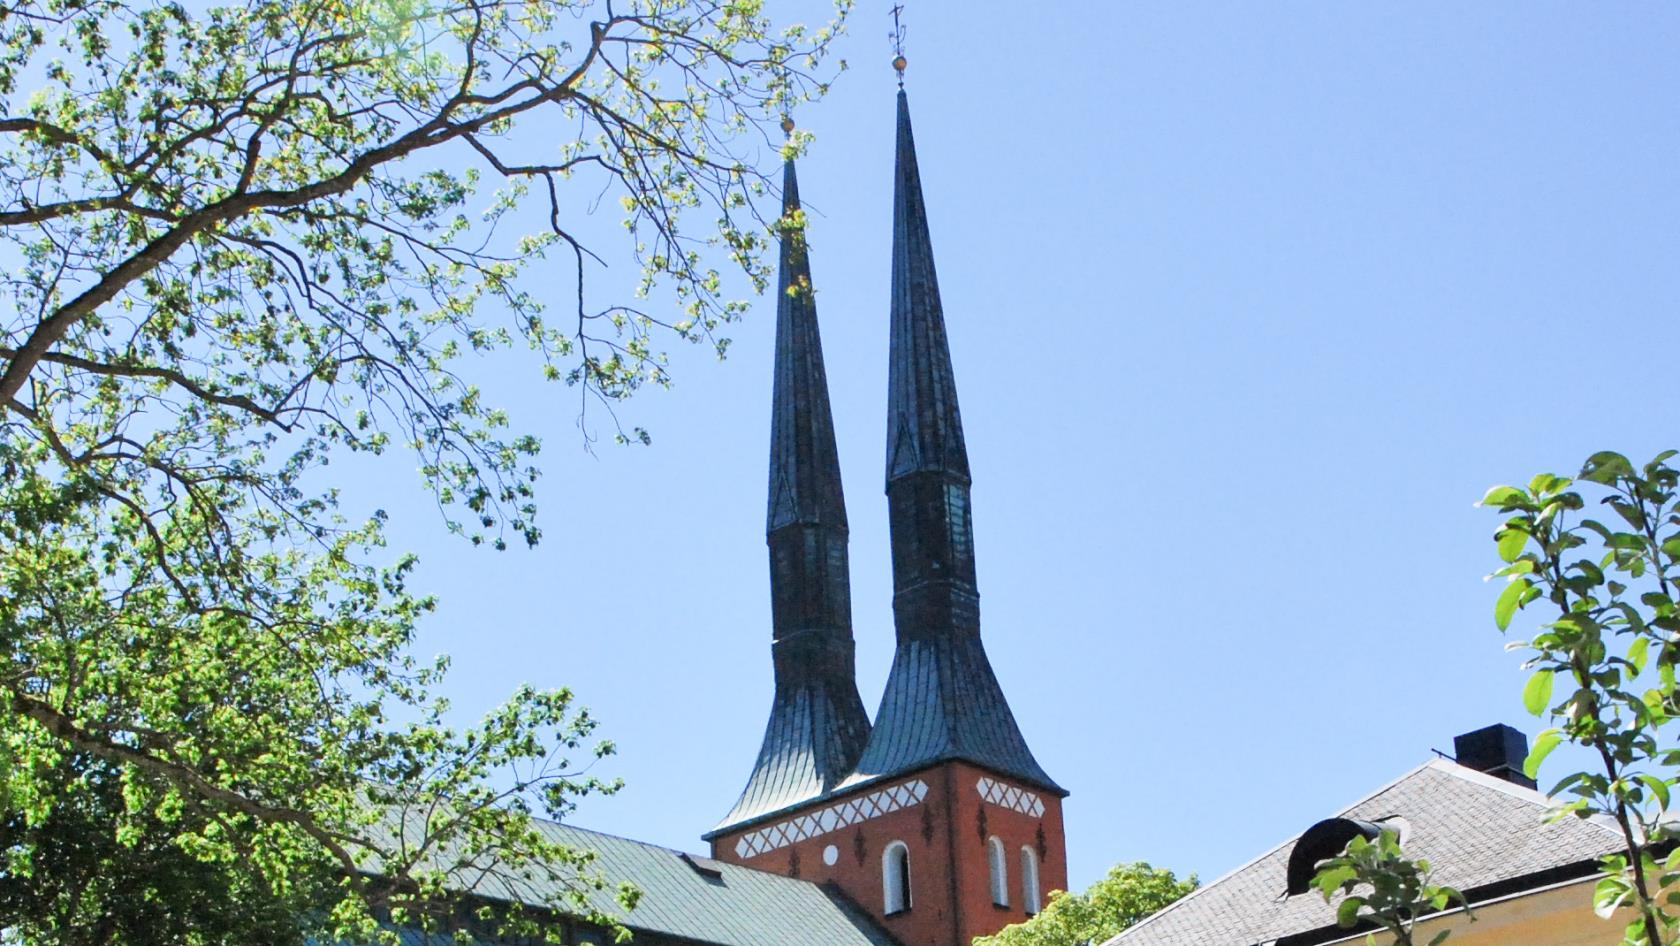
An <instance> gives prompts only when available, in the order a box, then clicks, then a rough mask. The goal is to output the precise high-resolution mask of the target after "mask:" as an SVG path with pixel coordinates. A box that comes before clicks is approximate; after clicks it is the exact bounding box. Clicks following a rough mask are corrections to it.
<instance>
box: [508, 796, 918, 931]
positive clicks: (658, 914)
mask: <svg viewBox="0 0 1680 946" xmlns="http://www.w3.org/2000/svg"><path fill="white" fill-rule="evenodd" d="M539 826H540V827H541V829H542V830H543V831H544V832H545V833H547V834H548V835H549V836H550V837H551V838H552V839H554V840H556V841H560V842H562V843H564V844H566V845H569V846H571V847H574V848H578V849H581V850H589V851H594V852H595V853H596V854H597V856H598V859H597V861H596V867H597V868H598V869H599V871H600V873H601V874H602V875H603V876H604V877H605V878H606V879H607V881H608V887H609V889H608V890H606V891H602V892H599V893H596V894H593V895H592V896H593V905H594V906H595V908H596V909H598V910H601V911H602V912H604V913H607V914H610V915H613V916H616V917H618V918H619V920H620V922H622V923H623V924H624V925H625V926H628V927H630V928H631V929H632V930H642V931H647V932H651V933H655V934H659V935H660V936H665V937H673V938H678V939H683V940H689V941H692V942H695V943H715V944H718V946H897V943H896V941H895V940H894V939H893V938H892V936H891V935H889V934H888V933H887V932H886V931H885V930H883V929H881V927H880V926H879V925H878V924H876V922H875V921H874V920H873V919H871V918H870V917H869V916H868V915H867V914H866V913H864V912H863V910H862V909H860V908H859V907H857V906H856V905H855V904H853V903H851V902H850V901H849V900H847V899H846V898H845V897H843V896H841V895H840V894H838V893H837V892H835V891H832V890H830V889H828V888H825V887H823V886H820V885H818V884H814V883H811V882H810V881H806V880H795V879H793V878H791V877H783V876H780V875H778V874H770V873H766V872H764V871H760V870H753V869H752V868H749V867H739V866H736V865H733V864H725V863H723V862H721V861H712V860H707V859H705V858H699V857H697V856H695V855H688V857H689V858H693V859H694V860H698V861H699V862H700V863H701V864H702V865H703V866H704V867H705V868H706V869H707V871H710V872H715V874H714V875H709V874H708V873H703V872H701V871H699V870H696V869H695V868H694V866H692V864H691V863H690V860H689V859H687V858H685V856H684V855H683V854H682V853H681V852H679V851H674V850H671V849H670V848H664V847H659V846H657V845H653V844H645V843H643V842H641V841H631V840H629V839H626V838H620V837H615V836H613V835H610V834H602V833H600V832H597V831H588V830H585V829H583V828H576V827H572V826H570V825H562V824H556V823H554V822H539ZM622 881H629V882H630V883H633V884H635V885H636V886H637V887H639V888H640V889H641V891H642V897H641V900H640V902H639V903H638V904H637V905H636V909H635V910H632V911H625V910H624V908H623V907H620V906H619V905H618V904H617V903H616V902H615V901H614V899H613V895H612V888H615V887H616V886H617V884H618V883H620V882H622ZM480 892H481V893H483V894H484V895H486V896H490V897H495V898H501V899H511V900H529V899H533V898H535V897H536V896H537V895H539V894H545V893H548V892H550V891H546V890H537V889H528V890H516V889H512V888H510V887H507V886H501V887H499V888H492V889H485V890H482V891H480Z"/></svg>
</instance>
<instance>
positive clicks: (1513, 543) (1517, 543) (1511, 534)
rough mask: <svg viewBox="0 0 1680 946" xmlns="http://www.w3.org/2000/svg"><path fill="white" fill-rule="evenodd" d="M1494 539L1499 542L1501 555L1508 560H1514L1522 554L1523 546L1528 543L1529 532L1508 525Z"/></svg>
mask: <svg viewBox="0 0 1680 946" xmlns="http://www.w3.org/2000/svg"><path fill="white" fill-rule="evenodd" d="M1494 539H1495V540H1496V541H1497V542H1498V543H1499V557H1500V558H1501V559H1503V560H1504V561H1506V562H1514V561H1516V560H1517V556H1519V555H1521V554H1522V550H1523V546H1525V545H1527V544H1528V533H1526V532H1524V531H1522V530H1521V529H1513V528H1511V527H1510V526H1506V527H1505V528H1503V529H1500V530H1499V533H1498V535H1496V536H1494Z"/></svg>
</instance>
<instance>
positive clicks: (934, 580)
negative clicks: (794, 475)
mask: <svg viewBox="0 0 1680 946" xmlns="http://www.w3.org/2000/svg"><path fill="white" fill-rule="evenodd" d="M895 65H899V66H900V67H901V68H902V60H900V62H899V63H896V64H895ZM895 165H896V167H895V172H894V183H893V254H892V300H891V345H890V353H889V359H890V363H889V366H888V372H887V381H888V403H887V410H888V416H887V465H886V487H887V508H888V516H889V520H890V524H891V528H892V565H893V568H892V571H893V621H894V625H895V628H896V634H897V650H896V652H895V655H894V658H893V665H892V670H891V673H890V675H889V677H888V679H887V685H886V691H885V693H884V694H883V695H882V698H881V704H880V709H879V710H878V711H877V712H876V715H875V724H874V727H873V728H872V729H871V728H869V726H868V725H867V723H862V724H861V725H860V726H859V727H858V728H856V729H848V730H846V734H847V736H848V737H849V736H850V735H852V734H855V733H857V732H863V733H865V734H866V739H865V740H864V742H863V744H862V745H861V748H860V751H858V752H857V754H856V756H855V757H854V759H853V760H852V765H851V770H850V772H849V773H848V774H846V775H845V776H844V777H842V778H841V779H839V780H838V782H836V783H835V784H833V785H831V786H825V787H824V788H822V789H821V790H820V791H817V792H815V793H813V794H809V795H802V793H803V792H805V791H806V790H807V789H806V788H803V787H802V788H801V789H799V790H798V791H788V792H782V793H779V794H775V795H774V797H773V798H771V799H769V800H768V801H767V802H766V803H759V804H753V805H747V804H746V801H747V797H746V796H743V799H742V803H738V804H737V806H736V810H735V811H734V812H731V814H730V816H729V817H728V818H726V819H725V820H724V822H723V823H722V824H721V825H719V827H718V828H716V829H714V830H713V831H712V832H711V833H709V834H708V835H706V838H707V840H709V841H711V843H712V851H713V856H714V857H717V858H719V859H722V860H727V861H732V862H735V863H739V864H743V865H746V866H749V867H756V868H759V869H761V870H768V871H773V872H776V873H783V874H789V875H793V876H798V877H803V878H805V879H808V880H814V881H821V882H828V883H832V884H833V885H834V886H836V887H837V888H838V889H839V890H841V891H842V892H844V893H845V894H846V895H847V896H849V897H850V898H851V899H852V900H854V901H855V902H856V903H858V904H859V905H861V906H862V907H863V908H865V909H867V910H869V911H870V912H871V913H873V914H874V915H876V916H877V917H879V918H880V919H881V921H882V923H883V925H885V926H886V928H887V929H888V930H890V931H891V932H892V933H893V935H894V936H896V937H897V938H898V940H899V941H900V942H901V943H903V944H904V946H968V944H969V942H970V940H971V939H972V938H973V937H975V936H979V935H985V934H990V933H995V932H997V931H998V930H1000V929H1002V928H1003V927H1004V926H1007V925H1009V924H1011V923H1018V922H1021V921H1022V920H1025V919H1026V918H1027V917H1028V916H1031V915H1032V914H1034V913H1036V912H1037V911H1038V909H1039V908H1040V907H1041V906H1042V905H1043V902H1044V896H1045V894H1046V893H1048V892H1049V891H1050V890H1054V889H1066V887H1067V857H1066V843H1065V840H1064V836H1063V830H1062V809H1061V803H1062V799H1063V798H1064V797H1065V796H1066V795H1067V792H1066V791H1064V790H1063V789H1062V788H1061V787H1060V786H1058V785H1057V784H1056V783H1055V782H1054V781H1052V780H1051V778H1050V776H1049V775H1047V774H1046V773H1045V772H1044V770H1043V769H1042V768H1041V767H1040V766H1039V764H1038V762H1037V760H1035V759H1034V758H1033V755H1032V752H1031V750H1030V749H1028V748H1027V744H1026V740H1025V739H1024V738H1022V736H1021V731H1020V729H1019V727H1017V725H1016V723H1015V717H1014V714H1013V713H1012V712H1011V711H1010V709H1009V703H1008V701H1007V700H1005V698H1004V696H1003V691H1002V689H1001V688H1000V687H999V686H998V681H997V677H996V675H995V674H994V673H993V672H992V667H991V663H990V661H989V660H988V659H987V657H986V652H985V648H984V646H983V645H982V643H981V640H980V595H979V589H978V585H977V582H976V579H975V564H974V534H973V525H972V522H971V519H970V501H969V487H970V476H969V465H968V451H967V447H966V445H965V443H964V440H963V430H962V416H961V412H960V411H959V410H958V406H957V391H956V380H955V375H954V372H953V371H952V367H951V353H950V349H949V346H948V344H947V342H946V335H945V316H944V311H943V309H942V307H941V304H940V299H939V282H938V278H937V277H936V275H935V272H934V262H933V244H932V241H931V239H930V237H929V233H928V220H927V210H926V206H925V205H924V203H923V200H922V185H921V176H920V173H919V171H918V168H917V163H916V145H915V139H914V136H913V135H912V132H911V127H910V106H909V101H908V99H907V98H906V96H905V93H904V91H903V90H902V89H900V91H899V93H898V143H897V157H896V162H895ZM802 248H803V246H802V244H801V245H800V247H799V249H800V250H802ZM789 259H790V257H789V250H788V243H787V242H784V244H783V252H782V265H783V276H782V283H783V285H784V286H785V285H787V284H788V280H789V276H788V264H789ZM797 259H798V260H799V262H800V263H803V262H804V260H803V257H802V256H799V257H797ZM801 272H804V271H803V270H802V271H801ZM793 278H794V279H796V280H797V279H798V278H799V274H798V273H796V274H795V275H794V277H793ZM788 299H789V297H786V296H784V298H783V300H782V302H781V304H782V306H783V307H784V308H785V307H787V306H788V305H789V301H788ZM809 315H810V318H811V328H810V331H809V333H808V338H809V339H811V340H812V341H813V342H814V340H815V337H816V330H815V310H814V309H812V310H810V312H809ZM787 324H788V321H787V319H786V318H785V317H784V316H780V315H779V317H778V325H777V366H778V367H777V387H776V391H777V397H778V398H780V397H781V392H782V383H781V377H782V374H781V372H782V369H781V362H782V358H783V349H782V345H783V335H784V332H785V330H786V326H787ZM815 357H817V358H818V359H819V362H818V364H819V365H820V353H819V354H818V355H816V356H815ZM819 374H820V369H819ZM827 403H828V402H827V394H826V391H825V392H824V393H823V395H822V405H823V411H822V413H823V416H824V418H825V419H826V417H827ZM780 410H781V407H780V406H779V405H778V407H777V411H778V412H779V411H780ZM778 416H780V415H779V414H778ZM778 430H779V428H778ZM829 437H830V440H829V444H830V449H831V450H832V433H830V434H829ZM775 462H776V461H775V459H774V454H773V459H772V486H771V496H772V507H771V508H772V522H774V519H775V515H774V510H775V496H776V492H775V490H776V486H775ZM834 482H835V487H834V489H835V495H836V497H837V496H838V493H839V485H838V483H839V481H838V478H837V477H836V479H835V481H834ZM841 534H842V536H843V535H844V533H843V530H842V533H841ZM774 547H775V546H774V540H772V549H774ZM840 548H841V558H840V561H841V562H842V563H843V562H844V542H843V539H842V544H841V546H840ZM773 557H774V553H773ZM774 594H775V595H776V599H777V605H776V607H777V608H778V609H779V608H780V607H781V604H780V602H781V596H782V595H783V594H784V592H783V591H782V590H780V589H778V590H776V591H775V592H774ZM777 613H778V614H779V613H780V612H779V611H778V612H777ZM778 620H779V618H778ZM849 627H850V625H849V622H848V623H847V631H846V634H845V638H846V641H847V647H846V656H847V660H846V680H847V682H848V684H849V683H850V681H851V669H852V663H851V659H850V655H851V650H850V640H851V638H850V630H849ZM781 633H782V630H781V625H780V624H778V625H777V634H778V638H777V645H776V646H777V647H778V648H780V647H781V637H780V635H781ZM781 660H782V658H781V651H780V650H778V652H777V688H778V689H777V692H778V704H777V705H778V706H780V705H781V704H780V702H779V701H780V699H781V697H780V693H781V687H782V683H781V681H782V676H783V669H782V662H781ZM851 692H852V693H853V699H856V696H855V693H856V690H855V686H854V687H853V689H852V691H851ZM776 719H777V717H776V716H775V715H773V716H772V720H771V728H772V733H773V732H774V730H775V727H776V726H777V722H776ZM831 725H832V723H831ZM832 741H833V742H835V743H836V744H838V743H840V742H843V741H844V740H843V739H842V738H840V737H839V735H838V733H837V734H836V735H835V737H834V738H833V739H832ZM771 743H772V739H771V734H767V735H766V740H765V748H764V749H763V750H762V751H761V753H760V756H759V762H758V768H757V769H755V771H754V774H753V777H752V781H751V782H749V786H748V794H749V795H750V794H752V793H753V786H754V785H755V784H757V783H758V782H759V781H760V777H761V773H762V772H763V771H764V770H765V768H766V764H767V759H769V760H770V761H771V762H772V765H773V767H774V765H776V764H779V763H776V762H775V760H778V759H798V758H800V757H801V756H800V753H801V752H802V751H803V750H802V749H801V748H800V747H798V746H793V747H789V748H788V749H787V750H785V751H772V744H771ZM847 744H848V745H850V743H847ZM804 768H805V767H804V766H803V765H801V766H800V769H799V770H800V771H803V770H804ZM782 781H783V782H785V783H787V784H792V783H793V782H794V781H795V780H794V779H790V778H784V779H783V780H782ZM800 784H801V785H802V786H809V785H811V784H814V782H812V780H810V779H807V780H806V781H804V782H802V783H800Z"/></svg>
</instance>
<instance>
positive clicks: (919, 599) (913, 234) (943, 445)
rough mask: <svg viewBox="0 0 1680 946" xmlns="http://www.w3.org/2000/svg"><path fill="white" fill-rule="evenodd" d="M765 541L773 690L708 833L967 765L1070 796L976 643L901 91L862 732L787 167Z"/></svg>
mask: <svg viewBox="0 0 1680 946" xmlns="http://www.w3.org/2000/svg"><path fill="white" fill-rule="evenodd" d="M782 190H783V198H782V199H783V221H784V230H783V236H782V245H781V279H780V284H779V289H780V294H779V296H778V299H777V308H776V361H775V384H774V401H773V406H772V409H771V433H770V500H769V520H768V542H769V546H770V579H771V597H772V609H771V610H772V626H773V633H774V639H773V643H772V645H771V650H772V654H773V656H774V663H775V673H776V695H775V698H774V702H773V703H772V706H771V710H770V721H769V725H768V726H767V727H766V729H765V733H764V744H763V746H762V747H761V748H760V750H759V756H758V762H757V764H756V765H755V766H754V768H753V773H752V776H751V777H750V778H749V779H748V782H747V787H746V789H745V791H743V792H742V794H741V797H740V799H739V800H738V801H737V802H736V804H735V808H734V809H733V810H732V811H731V812H730V813H729V815H728V816H727V817H726V818H724V820H723V822H722V823H721V824H720V825H719V826H718V827H717V828H716V829H714V830H713V831H712V832H710V833H709V834H708V835H707V837H708V838H711V837H715V836H717V835H719V834H722V833H724V832H725V831H729V830H734V829H736V828H739V827H742V826H744V825H746V824H748V823H750V822H755V821H759V820H761V819H765V818H768V817H770V816H772V815H776V814H780V813H782V812H785V811H787V810H789V809H791V808H795V807H801V806H803V805H805V804H807V803H809V802H811V801H814V800H816V799H819V798H822V797H825V796H827V795H829V794H831V793H833V792H835V791H837V790H841V789H849V788H851V787H853V786H856V785H861V784H863V783H865V782H870V781H874V780H876V779H882V778H888V777H891V776H894V775H898V774H904V773H908V772H910V771H913V770H916V769H921V768H925V767H927V766H929V765H932V764H935V763H939V762H945V761H952V760H963V761H967V762H970V763H974V764H977V765H979V766H981V767H983V768H986V769H989V770H992V771H994V772H997V773H999V774H1003V775H1007V776H1011V777H1014V778H1017V779H1020V780H1022V781H1024V782H1027V783H1029V784H1031V785H1034V786H1036V787H1039V788H1042V789H1045V790H1047V791H1050V792H1054V793H1056V794H1058V795H1065V794H1066V792H1065V791H1063V790H1062V789H1061V788H1060V787H1059V786H1057V785H1056V783H1055V782H1053V781H1051V780H1050V777H1049V776H1048V775H1046V774H1045V773H1044V770H1043V769H1042V768H1040V767H1039V765H1038V763H1037V761H1036V760H1034V758H1033V756H1032V753H1031V751H1030V750H1028V748H1027V745H1026V741H1025V740H1024V739H1022V737H1021V732H1020V729H1019V728H1018V727H1017V726H1016V724H1015V718H1014V714H1013V713H1011V712H1010V709H1009V704H1008V702H1007V701H1006V700H1005V699H1004V696H1003V692H1002V690H1001V689H1000V688H999V687H998V683H997V678H996V676H995V675H994V674H993V672H992V668H991V664H990V662H989V661H988V660H987V658H986V653H985V650H984V648H983V647H982V646H981V643H980V596H979V590H978V588H977V585H976V582H975V568H974V541H973V527H972V523H971V521H970V518H969V467H968V451H967V447H966V445H965V443H964V441H963V431H962V415H961V412H960V411H959V410H958V407H957V391H956V381H955V376H954V374H953V372H952V369H951V354H950V348H949V346H948V344H947V342H946V337H945V317H944V312H943V309H942V307H941V305H940V300H939V281H938V278H937V276H936V275H935V272H934V264H933V244H932V241H931V239H930V238H929V235H928V223H927V211H926V207H925V205H924V204H923V201H922V186H921V177H920V174H919V172H918V169H917V166H916V147H915V140H914V137H913V136H912V134H911V128H910V107H909V102H908V99H907V98H906V96H905V94H904V91H903V90H902V89H900V91H899V93H898V145H897V161H896V170H895V173H894V183H893V255H892V304H891V312H892V318H891V332H892V335H891V346H890V354H889V359H890V361H889V367H888V373H887V375H888V379H887V383H888V399H887V401H888V403H887V412H888V413H887V470H886V474H887V504H888V510H889V517H890V521H891V526H892V557H893V618H894V624H895V626H896V628H897V638H898V647H897V652H896V654H895V656H894V659H893V667H892V672H891V674H890V675H889V677H888V680H887V686H886V691H885V693H884V694H883V696H882V700H881V706H880V709H879V711H878V712H877V713H876V716H875V725H874V727H873V728H871V726H870V723H869V719H868V717H867V716H866V715H865V713H864V710H863V705H862V702H861V700H860V699H859V697H858V692H857V683H856V679H855V672H854V671H855V659H854V656H853V642H852V626H851V589H850V580H849V576H848V565H847V526H846V510H845V499H844V496H843V493H842V491H841V487H840V468H839V459H838V450H837V449H836V446H835V439H834V421H833V417H832V413H831V411H830V408H829V397H828V384H827V378H826V375H825V372H824V368H823V358H822V342H821V338H820V335H819V333H818V330H817V310H816V303H815V299H814V296H813V292H812V286H811V279H810V277H811V272H810V258H809V256H808V254H807V252H806V243H805V237H804V230H803V228H802V227H799V226H797V225H796V226H792V227H788V226H785V224H787V223H788V222H790V221H796V220H797V219H798V218H799V217H800V213H799V191H798V182H797V180H796V177H795V172H794V166H793V162H792V160H791V159H790V160H789V161H788V162H787V165H786V167H785V169H784V171H783V188H782Z"/></svg>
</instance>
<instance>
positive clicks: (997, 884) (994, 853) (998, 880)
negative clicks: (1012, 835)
mask: <svg viewBox="0 0 1680 946" xmlns="http://www.w3.org/2000/svg"><path fill="white" fill-rule="evenodd" d="M986 860H987V862H989V863H990V864H991V865H992V902H993V903H995V904H997V905H998V906H1000V907H1007V906H1009V855H1008V854H1006V853H1004V850H1003V842H1002V841H999V840H998V839H997V838H989V839H987V841H986Z"/></svg>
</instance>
